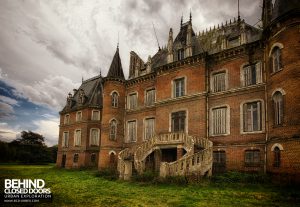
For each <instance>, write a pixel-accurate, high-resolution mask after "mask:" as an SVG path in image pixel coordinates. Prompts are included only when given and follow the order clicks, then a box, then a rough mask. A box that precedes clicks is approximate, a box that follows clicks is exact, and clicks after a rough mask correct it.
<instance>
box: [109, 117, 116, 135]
mask: <svg viewBox="0 0 300 207" xmlns="http://www.w3.org/2000/svg"><path fill="white" fill-rule="evenodd" d="M109 139H110V140H116V139H117V121H116V120H115V119H113V120H111V121H110V131H109Z"/></svg>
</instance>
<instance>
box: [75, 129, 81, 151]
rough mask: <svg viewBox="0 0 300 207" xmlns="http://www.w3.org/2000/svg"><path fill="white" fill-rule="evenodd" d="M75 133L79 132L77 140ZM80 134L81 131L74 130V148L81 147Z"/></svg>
mask: <svg viewBox="0 0 300 207" xmlns="http://www.w3.org/2000/svg"><path fill="white" fill-rule="evenodd" d="M77 131H80V137H79V138H78V137H77V134H76V132H77ZM81 133H82V131H81V129H75V130H74V146H75V147H79V146H81V141H82V134H81ZM78 140H79V141H78ZM77 142H78V143H77Z"/></svg>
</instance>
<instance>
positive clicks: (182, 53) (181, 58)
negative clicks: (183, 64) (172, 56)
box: [177, 49, 184, 60]
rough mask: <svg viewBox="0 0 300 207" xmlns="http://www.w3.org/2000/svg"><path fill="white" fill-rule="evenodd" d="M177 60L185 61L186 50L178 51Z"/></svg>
mask: <svg viewBox="0 0 300 207" xmlns="http://www.w3.org/2000/svg"><path fill="white" fill-rule="evenodd" d="M177 59H178V60H183V59H184V49H179V50H178V51H177Z"/></svg>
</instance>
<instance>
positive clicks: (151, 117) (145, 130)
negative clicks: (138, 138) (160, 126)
mask: <svg viewBox="0 0 300 207" xmlns="http://www.w3.org/2000/svg"><path fill="white" fill-rule="evenodd" d="M149 119H153V120H154V122H153V132H152V137H153V136H155V117H154V116H149V117H145V118H144V127H143V129H144V133H143V134H144V140H145V141H146V140H148V139H151V138H152V137H149V138H147V134H146V133H147V126H146V122H147V120H149Z"/></svg>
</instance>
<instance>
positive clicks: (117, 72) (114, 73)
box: [107, 46, 125, 79]
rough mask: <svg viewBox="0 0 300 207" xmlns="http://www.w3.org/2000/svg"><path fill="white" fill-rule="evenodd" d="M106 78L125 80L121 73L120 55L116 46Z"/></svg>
mask: <svg viewBox="0 0 300 207" xmlns="http://www.w3.org/2000/svg"><path fill="white" fill-rule="evenodd" d="M107 77H108V78H121V79H125V77H124V73H123V68H122V63H121V58H120V54H119V46H117V50H116V53H115V55H114V57H113V60H112V62H111V65H110V67H109V71H108V73H107Z"/></svg>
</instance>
